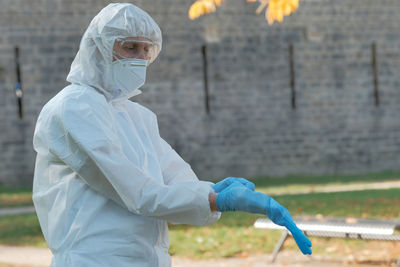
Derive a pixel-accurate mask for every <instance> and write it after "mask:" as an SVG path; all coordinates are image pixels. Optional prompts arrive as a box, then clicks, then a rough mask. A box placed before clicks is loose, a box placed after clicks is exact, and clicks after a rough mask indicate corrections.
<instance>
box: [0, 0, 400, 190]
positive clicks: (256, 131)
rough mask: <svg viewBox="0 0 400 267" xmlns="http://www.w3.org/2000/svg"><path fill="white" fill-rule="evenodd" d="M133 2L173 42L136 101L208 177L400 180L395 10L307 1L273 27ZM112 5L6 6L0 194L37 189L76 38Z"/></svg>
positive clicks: (363, 1) (0, 60)
mask: <svg viewBox="0 0 400 267" xmlns="http://www.w3.org/2000/svg"><path fill="white" fill-rule="evenodd" d="M132 2H133V3H136V4H137V5H138V6H140V7H142V8H143V9H145V10H146V11H148V12H149V13H150V14H151V15H152V16H153V17H154V19H155V20H156V21H157V22H158V23H159V25H160V26H161V29H162V30H163V37H164V42H163V51H162V52H161V54H160V56H159V58H158V59H157V61H156V62H155V63H154V64H152V65H151V66H150V67H149V70H148V77H147V84H146V85H145V86H144V87H143V91H144V94H142V95H140V96H138V97H137V98H135V101H138V102H140V103H142V104H144V105H145V106H147V107H149V108H150V109H152V110H153V111H154V112H156V113H157V114H158V117H159V124H160V130H161V134H162V135H163V136H164V137H165V139H166V140H168V141H169V142H170V143H171V145H172V146H173V147H175V148H176V150H177V151H178V152H179V153H180V154H181V155H182V156H183V158H184V159H185V160H187V161H188V162H189V163H190V164H191V165H192V167H193V168H194V170H195V172H196V173H197V174H198V175H199V177H200V178H201V179H207V180H212V179H220V178H223V177H225V176H228V175H230V176H245V177H254V176H260V175H278V176H280V175H288V174H339V173H365V172H376V171H382V170H399V169H400V120H399V119H397V115H398V114H399V111H400V104H399V101H400V90H399V85H400V76H399V75H398V72H399V71H400V42H399V41H400V17H399V16H398V15H397V14H398V13H400V2H399V1H398V0H382V1H376V0H352V1H346V0H335V1H332V0H306V1H303V2H301V5H300V9H299V10H298V11H297V13H296V14H295V15H292V16H290V17H286V18H285V21H284V23H282V24H274V25H272V26H268V24H267V23H266V21H265V19H264V17H263V16H262V15H260V16H256V15H254V11H255V9H256V8H257V4H249V3H246V2H245V1H244V0H229V1H226V3H225V4H223V5H222V6H221V7H220V8H219V9H218V10H217V12H216V13H214V14H212V15H210V16H207V17H202V18H200V19H199V20H196V21H190V20H189V19H188V18H187V11H188V8H189V6H190V1H184V0H152V1H149V0H147V1H132ZM107 3H108V1H100V0H80V1H78V0H69V1H67V0H29V1H28V0H19V1H16V0H15V1H12V2H11V1H9V0H8V1H7V0H0V33H1V34H0V92H2V94H3V95H2V97H1V98H0V104H1V106H0V131H1V135H0V145H1V148H2V150H1V151H2V153H0V184H8V185H18V184H26V185H29V184H30V183H31V181H32V174H33V168H34V157H35V153H34V151H33V149H32V135H33V130H34V125H35V121H36V118H37V116H38V114H39V112H40V109H41V107H42V106H43V105H44V103H46V102H47V101H48V100H49V99H50V98H51V97H52V96H54V95H55V94H56V93H57V92H58V91H59V90H61V89H62V88H63V87H64V86H65V85H66V82H65V77H66V75H67V73H68V71H69V66H70V64H71V62H72V59H73V58H74V56H75V53H76V51H77V49H78V46H79V41H80V37H81V35H82V33H83V31H84V30H85V28H86V27H87V25H88V23H89V22H90V20H91V18H92V17H93V16H94V15H95V14H96V13H97V12H98V11H99V10H100V9H101V8H102V7H104V6H105V5H106V4H107ZM372 43H376V47H377V50H376V51H377V53H376V58H377V66H378V81H379V93H380V105H379V106H375V97H374V84H373V67H372V64H371V58H372V50H371V46H372ZM15 45H18V46H20V47H21V63H22V72H23V73H22V74H23V86H24V91H25V95H24V109H25V117H24V119H23V120H19V119H18V117H17V108H16V100H15V96H14V93H13V90H12V88H13V84H14V82H15V71H14V59H13V48H14V46H15ZM203 45H206V46H207V61H208V71H207V74H208V85H209V107H210V113H209V114H207V113H206V109H205V90H204V81H203V75H204V68H203V55H202V50H201V47H202V46H203ZM289 45H293V52H294V53H293V58H292V59H293V64H294V73H295V90H296V108H295V109H293V108H292V102H291V98H292V95H291V84H290V81H291V72H290V57H289V49H288V48H289Z"/></svg>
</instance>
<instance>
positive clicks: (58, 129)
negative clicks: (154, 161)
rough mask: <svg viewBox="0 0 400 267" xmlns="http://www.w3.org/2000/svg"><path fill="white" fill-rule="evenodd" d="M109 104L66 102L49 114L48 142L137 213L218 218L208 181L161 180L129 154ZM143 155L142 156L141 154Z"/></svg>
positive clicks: (96, 186)
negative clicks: (145, 171) (58, 109)
mask: <svg viewBox="0 0 400 267" xmlns="http://www.w3.org/2000/svg"><path fill="white" fill-rule="evenodd" d="M113 119H114V118H113V116H112V115H111V114H110V113H109V110H108V108H107V107H104V106H101V105H98V106H96V108H95V109H94V107H93V105H91V104H90V103H81V102H78V101H68V102H66V103H64V104H63V106H62V107H61V111H60V112H59V114H56V115H54V116H52V117H51V119H50V122H49V125H47V127H50V128H51V130H50V131H48V132H49V133H50V134H49V135H50V136H48V138H47V139H48V142H49V144H48V146H49V150H50V152H51V153H52V154H54V155H55V156H56V157H58V158H59V159H60V160H62V161H63V162H64V163H65V164H67V165H68V166H70V168H71V169H73V170H74V171H75V172H76V173H77V174H78V175H79V176H80V177H81V178H82V179H83V180H84V181H85V182H86V183H87V184H88V185H89V186H90V187H91V188H92V189H93V190H95V191H97V192H99V193H101V194H103V195H104V196H106V197H108V198H110V199H112V200H114V201H115V202H117V203H118V204H120V205H121V206H123V207H125V208H127V209H128V210H129V211H130V212H133V213H135V214H139V215H143V216H150V217H156V218H159V219H163V220H167V221H171V222H173V223H183V224H193V225H205V224H209V223H212V222H214V221H215V220H216V219H217V218H216V216H215V213H213V212H211V210H210V207H209V202H208V195H209V193H210V192H211V190H212V189H210V185H209V184H208V183H206V182H201V181H198V180H194V179H193V180H191V179H182V181H181V182H179V183H174V184H162V183H160V182H158V181H157V180H156V179H154V178H152V177H150V176H148V175H147V174H146V173H144V172H143V171H142V170H141V168H140V167H139V164H138V160H137V157H136V158H127V156H126V155H125V154H124V152H123V149H122V145H121V143H120V141H119V138H118V133H117V132H116V130H115V129H114V128H113V127H114V125H116V124H115V123H113ZM138 156H139V155H138Z"/></svg>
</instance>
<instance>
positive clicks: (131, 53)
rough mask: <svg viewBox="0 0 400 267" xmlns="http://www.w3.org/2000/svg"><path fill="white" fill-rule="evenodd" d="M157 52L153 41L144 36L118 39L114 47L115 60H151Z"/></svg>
mask: <svg viewBox="0 0 400 267" xmlns="http://www.w3.org/2000/svg"><path fill="white" fill-rule="evenodd" d="M154 53H155V46H154V44H153V42H152V41H151V40H149V39H147V38H144V37H128V38H124V39H117V40H115V42H114V47H113V61H115V60H116V58H117V59H126V58H136V59H143V60H148V61H150V60H151V59H152V57H153V56H154Z"/></svg>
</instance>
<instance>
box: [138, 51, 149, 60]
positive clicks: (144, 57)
mask: <svg viewBox="0 0 400 267" xmlns="http://www.w3.org/2000/svg"><path fill="white" fill-rule="evenodd" d="M137 58H138V59H143V60H148V58H147V53H146V51H144V50H141V51H140V53H139V55H138V56H137Z"/></svg>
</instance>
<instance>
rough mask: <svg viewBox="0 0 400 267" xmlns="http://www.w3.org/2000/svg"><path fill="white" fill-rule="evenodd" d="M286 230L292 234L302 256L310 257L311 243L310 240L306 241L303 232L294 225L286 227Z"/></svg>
mask: <svg viewBox="0 0 400 267" xmlns="http://www.w3.org/2000/svg"><path fill="white" fill-rule="evenodd" d="M287 228H288V230H289V231H290V232H291V233H292V236H293V238H294V240H295V241H296V243H297V246H298V247H299V249H300V250H301V252H302V253H303V254H304V255H311V253H312V250H311V247H312V243H311V241H310V239H308V238H307V237H306V236H305V235H304V234H303V232H302V231H301V230H300V229H299V228H298V227H297V226H296V225H295V224H294V223H292V224H290V225H288V227H287Z"/></svg>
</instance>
